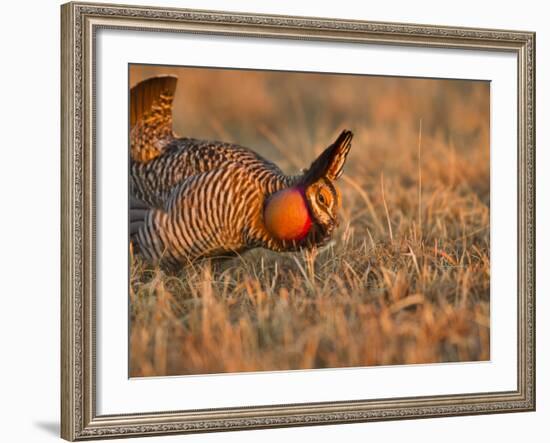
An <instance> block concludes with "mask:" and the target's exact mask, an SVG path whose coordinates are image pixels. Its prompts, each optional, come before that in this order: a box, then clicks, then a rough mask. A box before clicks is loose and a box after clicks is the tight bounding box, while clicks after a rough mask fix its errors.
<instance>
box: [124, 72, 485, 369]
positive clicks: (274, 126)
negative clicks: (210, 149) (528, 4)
mask: <svg viewBox="0 0 550 443" xmlns="http://www.w3.org/2000/svg"><path fill="white" fill-rule="evenodd" d="M161 73H172V74H176V75H178V76H179V84H178V91H177V97H176V102H175V120H176V121H175V129H176V132H177V133H178V135H180V136H183V135H185V136H190V137H196V138H206V139H217V140H224V141H232V142H236V143H239V144H242V145H244V146H248V147H250V148H252V149H254V150H256V151H257V152H259V153H260V154H261V155H263V156H264V157H266V158H268V159H270V160H272V161H275V162H276V163H277V164H278V165H280V166H281V167H282V168H283V170H285V172H289V173H292V172H296V171H297V170H298V169H300V168H303V167H307V166H308V165H309V162H310V161H311V160H312V159H314V158H315V156H316V155H317V154H319V153H320V152H321V150H322V149H323V148H324V147H325V146H326V145H327V144H328V143H329V142H331V141H332V140H333V139H334V138H335V136H336V135H337V133H338V132H339V130H341V129H342V128H344V127H346V128H350V129H352V130H353V131H354V134H355V137H354V140H353V147H352V150H351V153H350V156H349V159H348V162H347V164H346V167H345V170H344V175H343V177H342V179H341V180H340V181H339V186H340V190H341V191H342V196H343V204H342V208H341V211H340V220H341V223H340V227H339V229H338V230H337V231H336V233H335V235H334V237H333V239H332V241H331V242H330V243H329V244H328V245H327V246H325V247H323V248H321V249H320V250H313V251H305V252H300V253H287V254H276V253H272V252H269V251H266V250H254V251H251V252H248V253H245V254H243V255H242V256H241V257H237V258H232V259H225V260H205V261H203V262H200V263H197V264H195V265H193V266H188V267H186V268H184V269H181V270H180V271H178V272H177V273H175V274H168V273H165V272H164V271H163V270H161V269H159V268H155V267H151V266H150V265H148V264H146V263H145V262H143V261H142V260H141V258H140V257H139V256H134V257H133V258H132V264H131V269H130V312H131V315H130V317H131V325H130V328H131V337H130V372H131V374H130V375H131V376H150V375H175V374H198V373H216V372H239V371H260V370H288V369H306V368H327V367H346V366H369V365H391V364H411V363H431V362H451V361H453V362H455V361H473V360H487V359H489V358H490V355H489V323H490V322H489V319H490V315H489V280H490V260H489V256H490V249H489V85H488V83H485V82H467V81H441V80H421V79H397V78H380V77H364V76H342V75H340V76H324V75H308V74H292V75H285V74H278V73H269V72H254V71H250V72H246V71H225V70H205V69H177V68H156V67H137V66H136V67H132V68H131V72H130V74H131V75H130V83H131V84H132V85H133V84H135V83H136V82H137V81H139V80H141V79H143V78H147V77H149V76H151V75H158V74H161Z"/></svg>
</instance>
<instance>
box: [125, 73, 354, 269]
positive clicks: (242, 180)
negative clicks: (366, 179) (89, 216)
mask: <svg viewBox="0 0 550 443" xmlns="http://www.w3.org/2000/svg"><path fill="white" fill-rule="evenodd" d="M176 83H177V78H176V77H172V76H163V77H154V78H150V79H148V80H145V81H143V82H141V83H139V84H138V85H136V86H135V87H134V88H132V90H131V93H130V145H131V155H130V156H131V160H130V194H131V195H130V235H131V239H132V241H133V243H134V244H135V245H136V247H137V249H138V250H139V251H140V252H141V254H142V255H143V256H144V257H145V258H146V259H147V260H148V261H151V262H153V263H158V262H160V263H164V264H168V265H172V266H173V265H178V264H185V263H189V262H191V261H194V260H196V259H198V258H203V257H211V256H224V255H229V254H234V253H238V252H242V251H244V250H248V249H251V248H256V247H263V248H267V249H270V250H273V251H280V252H282V251H293V250H297V249H300V248H309V247H313V246H315V245H321V244H323V243H324V242H325V241H326V240H328V239H329V238H330V236H331V234H332V232H333V230H334V228H335V227H336V225H337V212H338V208H339V206H340V203H341V197H340V192H339V191H338V188H337V187H336V184H335V181H336V180H337V179H338V178H339V177H340V176H341V174H342V169H343V166H344V163H345V161H346V157H347V155H348V153H349V150H350V147H351V139H352V137H353V135H352V133H351V132H350V131H348V130H344V131H343V132H342V133H341V134H340V136H339V137H338V138H337V139H336V141H335V142H334V143H333V144H331V145H330V146H329V147H328V148H326V149H325V151H324V152H323V153H322V154H321V155H320V156H319V157H318V158H317V159H316V160H315V161H314V162H313V163H312V164H311V165H310V167H309V168H308V169H307V170H306V171H305V172H303V173H302V174H300V175H297V176H287V175H285V174H283V172H282V171H281V170H280V169H279V168H278V167H277V166H276V165H275V164H274V163H272V162H270V161H268V160H265V159H264V158H262V157H261V156H260V155H258V154H256V153H255V152H253V151H252V150H250V149H247V148H244V147H242V146H239V145H236V144H231V143H223V142H218V141H204V140H196V139H193V138H176V136H175V135H174V133H173V131H172V101H173V97H174V92H175V89H176Z"/></svg>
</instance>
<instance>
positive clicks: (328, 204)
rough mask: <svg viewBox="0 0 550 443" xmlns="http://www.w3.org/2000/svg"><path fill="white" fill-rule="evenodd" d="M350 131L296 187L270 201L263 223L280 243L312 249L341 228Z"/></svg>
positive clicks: (280, 192)
mask: <svg viewBox="0 0 550 443" xmlns="http://www.w3.org/2000/svg"><path fill="white" fill-rule="evenodd" d="M352 138H353V134H352V132H351V131H348V130H345V131H342V133H341V134H340V135H339V137H338V138H337V139H336V141H335V142H334V143H332V144H331V145H330V146H329V147H328V148H326V149H325V150H324V151H323V152H322V153H321V155H320V156H319V157H317V159H316V160H315V161H314V162H313V163H312V164H311V166H310V167H309V168H308V169H307V170H306V171H305V172H304V173H303V175H302V177H300V179H299V180H298V182H297V184H296V185H295V186H292V187H289V188H286V189H283V190H281V191H279V192H276V193H275V194H273V195H272V196H270V197H269V199H268V200H267V203H266V206H265V209H264V221H265V225H266V228H267V230H268V231H269V232H270V233H271V234H272V235H273V236H274V237H276V238H278V239H279V240H284V241H291V242H296V243H300V244H303V245H305V246H313V245H318V244H322V243H323V242H325V241H326V240H327V239H328V238H330V236H331V234H332V232H333V231H334V229H335V228H336V226H338V208H339V207H340V205H341V196H340V191H339V190H338V187H337V185H336V180H337V179H338V178H339V177H340V176H341V175H342V172H343V168H344V163H345V162H346V158H347V155H348V153H349V151H350V148H351V139H352Z"/></svg>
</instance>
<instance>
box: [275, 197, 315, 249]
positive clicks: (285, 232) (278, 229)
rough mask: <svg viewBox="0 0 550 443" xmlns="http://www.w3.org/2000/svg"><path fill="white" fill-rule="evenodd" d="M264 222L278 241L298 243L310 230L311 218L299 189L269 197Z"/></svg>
mask: <svg viewBox="0 0 550 443" xmlns="http://www.w3.org/2000/svg"><path fill="white" fill-rule="evenodd" d="M264 222H265V226H266V228H267V230H268V231H269V233H270V234H271V235H273V236H274V237H276V238H278V239H279V240H289V241H292V240H294V241H299V240H301V239H303V238H304V237H305V236H306V235H307V233H308V232H309V229H310V228H311V217H310V215H309V209H308V207H307V204H306V201H305V196H304V194H303V192H302V191H301V190H300V189H296V188H290V189H283V190H282V191H279V192H276V193H275V194H273V195H272V196H271V197H269V199H268V201H267V204H266V206H265V210H264Z"/></svg>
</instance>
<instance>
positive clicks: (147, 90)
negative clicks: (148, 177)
mask: <svg viewBox="0 0 550 443" xmlns="http://www.w3.org/2000/svg"><path fill="white" fill-rule="evenodd" d="M177 81H178V79H177V77H174V76H159V77H152V78H149V79H147V80H144V81H142V82H141V83H138V84H137V85H136V86H134V87H133V88H132V89H131V90H130V153H131V157H132V160H133V161H135V162H140V163H147V162H149V161H151V160H152V159H154V158H156V157H158V156H159V155H160V154H161V153H162V151H163V150H164V148H166V146H167V145H169V144H170V143H171V142H172V141H173V140H174V133H173V131H172V102H173V100H174V93H175V90H176V85H177Z"/></svg>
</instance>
